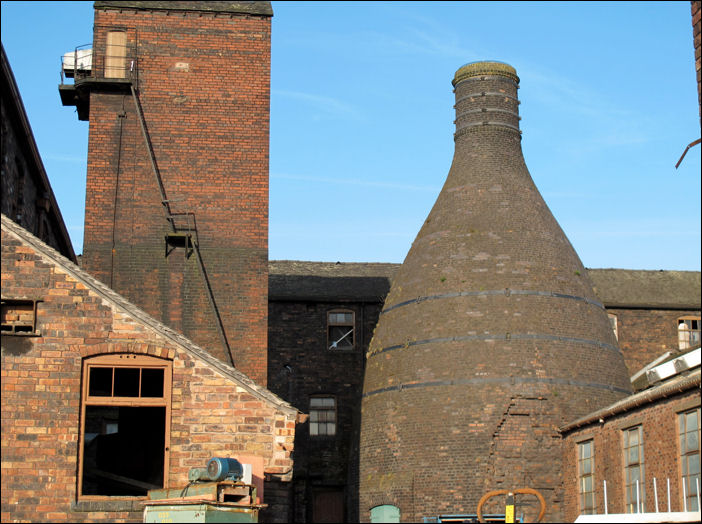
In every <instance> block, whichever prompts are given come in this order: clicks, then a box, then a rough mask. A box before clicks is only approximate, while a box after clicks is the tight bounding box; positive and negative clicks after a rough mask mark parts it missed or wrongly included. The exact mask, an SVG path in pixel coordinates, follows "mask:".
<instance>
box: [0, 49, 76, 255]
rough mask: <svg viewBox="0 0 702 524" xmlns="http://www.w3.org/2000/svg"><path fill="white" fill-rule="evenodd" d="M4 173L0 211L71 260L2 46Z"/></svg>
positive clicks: (70, 249) (67, 240)
mask: <svg viewBox="0 0 702 524" xmlns="http://www.w3.org/2000/svg"><path fill="white" fill-rule="evenodd" d="M0 69H1V71H0V75H2V76H0V82H1V86H0V87H2V90H1V92H0V104H2V135H1V136H2V143H1V144H0V145H1V146H2V165H1V166H0V168H1V169H2V176H1V177H0V181H1V184H2V186H1V189H2V191H0V211H2V213H3V214H4V215H6V216H8V217H9V218H11V219H12V220H14V221H15V222H17V223H18V224H20V225H21V226H22V227H24V228H25V229H27V230H28V231H31V232H32V233H34V234H35V235H36V236H37V237H39V238H41V239H42V240H43V241H44V242H46V243H47V244H49V245H50V246H52V247H53V248H54V249H56V250H57V251H59V252H60V253H61V254H62V255H63V256H65V257H67V258H69V259H70V260H72V261H74V262H75V260H76V256H75V254H74V253H73V246H72V244H71V239H70V237H69V236H68V231H67V230H66V225H65V224H64V222H63V217H62V216H61V210H60V209H59V207H58V204H57V203H56V198H55V197H54V192H53V190H52V189H51V185H50V184H49V179H48V178H47V176H46V171H45V170H44V164H43V163H42V161H41V156H39V151H38V150H37V145H36V142H35V141H34V135H33V134H32V128H31V127H30V125H29V120H28V119H27V113H26V111H25V110H24V104H23V103H22V97H21V96H20V93H19V90H18V89H17V83H16V82H15V77H14V75H13V74H12V69H11V68H10V64H9V62H8V60H7V56H6V55H5V48H4V47H3V48H2V64H1V65H0Z"/></svg>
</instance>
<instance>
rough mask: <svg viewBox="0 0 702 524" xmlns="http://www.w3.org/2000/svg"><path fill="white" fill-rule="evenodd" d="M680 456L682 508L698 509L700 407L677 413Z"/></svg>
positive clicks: (687, 509)
mask: <svg viewBox="0 0 702 524" xmlns="http://www.w3.org/2000/svg"><path fill="white" fill-rule="evenodd" d="M678 428H679V432H680V456H681V470H682V471H681V472H682V481H683V497H684V500H683V508H684V509H685V510H686V511H699V510H700V506H699V497H698V490H699V489H700V484H701V483H702V481H701V480H700V408H696V409H692V410H690V411H685V412H683V413H678Z"/></svg>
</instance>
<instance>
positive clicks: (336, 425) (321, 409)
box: [309, 394, 339, 438]
mask: <svg viewBox="0 0 702 524" xmlns="http://www.w3.org/2000/svg"><path fill="white" fill-rule="evenodd" d="M317 398H319V399H332V400H333V401H334V405H333V406H332V407H325V406H319V407H312V399H317ZM338 405H339V404H338V402H337V398H336V396H335V395H323V394H318V395H311V396H310V398H309V413H310V419H309V420H310V431H309V433H310V438H324V437H336V435H337V429H338V428H339V411H338ZM313 410H314V411H317V412H325V413H328V412H330V411H333V412H334V434H333V435H331V434H329V433H324V434H322V433H316V434H314V435H313V434H312V424H320V423H319V422H312V411H313ZM323 424H325V425H326V424H331V422H328V421H324V422H323Z"/></svg>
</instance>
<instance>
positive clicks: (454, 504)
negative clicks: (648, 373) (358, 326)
mask: <svg viewBox="0 0 702 524" xmlns="http://www.w3.org/2000/svg"><path fill="white" fill-rule="evenodd" d="M453 85H454V87H455V94H456V105H455V108H456V132H455V135H454V139H455V153H454V157H453V163H452V166H451V169H450V171H449V174H448V177H447V179H446V182H445V184H444V187H443V189H442V190H441V193H440V194H439V196H438V198H437V200H436V203H435V204H434V207H433V208H432V210H431V212H430V213H429V216H428V218H427V219H426V221H425V222H424V224H423V226H422V228H421V230H420V231H419V234H418V235H417V237H416V239H415V241H414V243H413V244H412V247H411V249H410V251H409V253H408V254H407V257H406V259H405V261H404V263H403V264H402V266H401V267H400V269H399V270H398V272H397V275H396V276H395V278H394V280H393V283H392V287H391V289H390V293H389V294H388V296H387V299H386V301H385V306H384V309H383V312H382V313H381V316H380V320H379V322H378V325H377V327H376V331H375V334H374V337H373V340H372V342H371V344H370V347H369V352H368V355H367V364H366V371H365V382H364V392H363V401H362V426H361V447H360V515H361V518H362V519H366V520H367V519H369V518H370V510H371V509H372V508H374V507H376V506H380V505H393V506H396V507H398V508H399V509H400V514H401V519H402V521H411V522H417V521H421V520H422V519H423V518H424V517H436V516H438V515H446V514H459V513H463V514H465V513H475V512H476V506H477V503H478V501H479V499H480V498H481V497H482V496H483V495H484V494H486V493H487V492H489V491H491V490H495V489H508V490H513V489H517V488H533V489H537V490H539V491H540V492H541V493H542V494H543V496H544V497H545V499H546V505H547V513H546V520H550V521H559V520H562V519H563V517H564V514H563V505H562V504H563V490H562V479H561V447H560V437H559V434H558V431H557V428H558V427H559V426H560V425H562V424H563V423H565V422H567V421H570V420H574V419H576V418H578V417H580V416H582V415H585V414H586V413H589V412H591V411H594V410H595V409H598V408H600V407H603V406H605V405H608V404H610V403H612V402H615V401H617V400H618V399H620V398H622V397H624V396H626V395H627V394H628V393H629V392H630V386H629V379H628V373H627V370H626V367H625V365H624V360H623V358H622V354H621V351H620V350H619V347H618V346H617V341H616V338H615V336H614V333H613V331H612V328H611V326H610V323H609V319H608V316H607V312H606V311H605V309H604V306H603V305H602V304H601V303H600V302H599V301H598V299H597V297H596V295H595V293H594V291H593V286H592V282H591V281H590V279H589V276H588V273H587V271H586V270H585V268H584V267H583V265H582V263H581V261H580V259H579V258H578V255H577V254H576V252H575V250H574V249H573V247H572V246H571V244H570V242H569V241H568V239H567V238H566V236H565V234H564V233H563V231H562V230H561V228H560V227H559V225H558V223H557V222H556V220H555V219H554V217H553V215H552V214H551V212H550V211H549V209H548V207H547V206H546V204H545V202H544V201H543V199H542V197H541V195H540V194H539V191H538V189H537V188H536V186H535V185H534V182H533V181H532V179H531V176H530V174H529V172H528V170H527V167H526V165H525V163H524V158H523V155H522V149H521V132H520V130H519V101H518V98H517V90H518V87H519V77H518V76H517V73H516V71H515V70H514V68H512V67H511V66H509V65H507V64H504V63H501V62H475V63H470V64H467V65H465V66H463V67H461V68H460V69H459V70H458V71H457V72H456V75H455V77H454V80H453ZM502 511H504V507H502ZM536 512H538V505H536V506H533V507H526V508H525V513H526V517H527V520H529V519H531V518H535V517H536ZM530 513H534V514H533V515H531V514H530Z"/></svg>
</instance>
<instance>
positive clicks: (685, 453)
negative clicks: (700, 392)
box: [677, 399, 702, 511]
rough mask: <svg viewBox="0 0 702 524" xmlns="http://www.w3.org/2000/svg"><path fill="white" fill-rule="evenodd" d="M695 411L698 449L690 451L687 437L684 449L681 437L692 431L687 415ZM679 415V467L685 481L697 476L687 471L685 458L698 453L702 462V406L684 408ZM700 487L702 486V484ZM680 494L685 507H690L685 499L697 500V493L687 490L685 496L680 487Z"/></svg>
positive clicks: (682, 505)
mask: <svg viewBox="0 0 702 524" xmlns="http://www.w3.org/2000/svg"><path fill="white" fill-rule="evenodd" d="M698 400H699V399H698ZM693 412H696V413H697V428H696V429H697V449H696V450H694V451H692V452H690V451H689V450H688V449H687V438H685V439H684V441H685V449H683V446H682V443H681V440H682V439H681V437H682V436H683V435H687V433H691V432H690V431H689V430H688V427H687V422H686V417H685V415H687V414H689V413H693ZM677 416H678V432H677V434H678V449H679V456H680V467H679V468H678V469H679V474H680V479H681V482H682V483H685V480H686V479H687V478H693V479H694V478H695V477H694V476H693V475H690V473H689V469H688V471H686V468H685V466H684V464H685V461H684V459H685V458H686V457H690V456H694V455H697V456H698V457H700V461H701V462H702V442H700V437H701V436H702V435H701V434H700V433H701V431H700V426H701V425H702V420H700V417H702V410H701V409H700V406H699V405H698V406H695V407H692V408H691V409H683V410H682V411H678V412H677ZM700 488H702V485H700ZM679 495H680V504H681V507H683V508H685V507H687V508H689V505H687V500H685V499H688V500H695V498H696V495H692V494H690V491H689V490H686V492H685V496H683V490H682V489H680V492H679ZM698 511H699V508H698Z"/></svg>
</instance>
